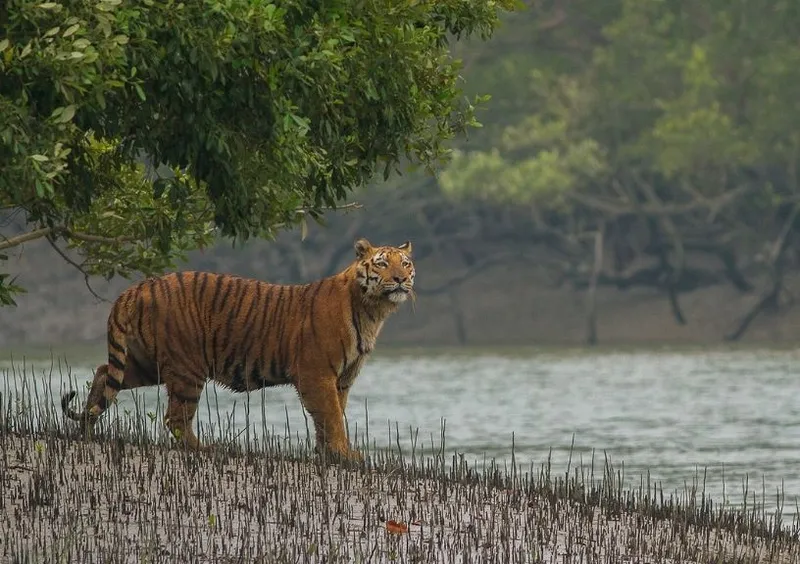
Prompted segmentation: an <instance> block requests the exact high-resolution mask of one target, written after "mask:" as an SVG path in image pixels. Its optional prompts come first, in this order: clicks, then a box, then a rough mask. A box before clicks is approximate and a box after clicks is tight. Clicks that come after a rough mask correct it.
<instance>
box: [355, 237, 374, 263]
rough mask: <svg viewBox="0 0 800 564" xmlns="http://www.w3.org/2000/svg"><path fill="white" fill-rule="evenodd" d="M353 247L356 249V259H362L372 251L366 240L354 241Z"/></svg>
mask: <svg viewBox="0 0 800 564" xmlns="http://www.w3.org/2000/svg"><path fill="white" fill-rule="evenodd" d="M354 247H355V249H356V256H357V257H358V258H364V257H365V256H366V255H368V254H369V253H370V252H371V251H372V245H371V244H370V242H369V241H367V240H366V239H359V240H358V241H356V244H355V245H354Z"/></svg>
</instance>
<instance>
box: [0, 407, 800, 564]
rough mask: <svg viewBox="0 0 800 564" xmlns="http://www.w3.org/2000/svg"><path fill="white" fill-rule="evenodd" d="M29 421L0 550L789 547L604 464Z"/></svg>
mask: <svg viewBox="0 0 800 564" xmlns="http://www.w3.org/2000/svg"><path fill="white" fill-rule="evenodd" d="M40 425H42V423H35V422H32V420H30V419H25V418H24V417H23V418H17V419H15V418H14V413H13V411H12V410H11V409H9V408H7V409H6V410H5V413H3V414H2V417H0V516H1V517H0V561H2V562H98V563H99V562H103V563H110V562H126V563H127V562H137V563H141V562H225V563H229V562H264V563H282V562H328V563H330V562H426V563H427V562H435V563H439V562H442V563H450V562H498V563H500V562H502V563H511V562H531V563H534V562H553V563H578V562H580V563H583V562H587V563H588V562H608V563H622V562H648V563H659V562H665V563H666V562H675V563H677V562H720V563H721V562H726V563H733V562H800V539H799V538H798V530H797V527H787V526H784V525H782V524H781V523H780V516H779V515H778V516H774V515H773V516H770V517H768V516H767V515H766V514H765V513H763V508H762V509H759V508H752V509H747V508H736V509H734V508H719V509H718V508H716V507H715V506H714V505H713V504H712V503H711V502H710V501H708V500H704V499H703V497H702V495H700V494H699V493H696V492H694V493H693V492H686V494H685V495H673V496H665V495H664V494H663V493H662V492H657V491H655V490H652V489H651V490H650V491H648V489H649V488H647V486H643V487H642V488H641V489H638V490H636V491H623V490H622V489H621V488H619V487H618V485H617V484H618V479H617V475H618V474H617V473H616V472H615V471H614V470H613V469H611V468H610V467H609V466H607V465H605V466H604V465H603V464H599V466H601V467H603V466H604V467H603V468H602V469H601V470H600V471H598V474H601V476H600V477H594V476H593V475H592V474H590V473H589V472H590V470H589V469H586V468H584V469H579V470H574V471H572V472H571V473H569V474H562V475H560V476H552V475H550V473H549V470H548V468H547V466H543V467H542V468H540V469H538V470H537V471H533V472H526V473H518V472H514V471H510V470H506V469H504V468H492V467H491V466H490V467H489V469H488V470H484V471H481V472H477V471H475V470H473V469H471V468H470V467H469V466H468V465H467V464H466V463H465V462H464V461H463V460H462V459H461V458H460V457H458V456H455V457H453V458H452V459H451V460H449V461H447V463H445V460H444V459H443V457H441V456H436V455H435V454H434V455H432V456H426V457H420V458H418V457H416V456H415V457H413V459H412V460H409V457H408V456H406V457H405V458H400V457H397V456H395V455H393V454H392V453H389V452H373V453H370V461H369V463H368V464H366V465H361V466H359V467H357V468H344V467H341V466H335V465H329V464H324V463H321V462H320V461H319V460H318V459H315V458H314V456H313V455H312V454H311V453H309V452H308V449H307V448H305V447H303V446H302V445H299V446H298V445H290V444H287V443H286V441H285V440H283V441H281V440H279V439H270V440H268V441H267V442H265V443H262V444H259V443H258V442H257V441H253V442H252V443H251V444H248V445H245V446H242V445H241V443H239V444H230V443H228V444H224V443H220V444H219V446H218V447H216V448H215V449H214V450H213V451H211V452H209V453H199V454H197V453H191V452H185V451H183V450H181V449H179V448H177V447H173V446H170V444H169V443H161V442H160V441H155V440H147V439H143V438H142V437H138V438H137V437H135V436H126V435H125V434H124V433H119V432H118V433H114V432H113V430H112V431H109V432H108V433H105V434H104V435H105V436H101V437H98V438H97V439H95V440H93V441H86V440H83V439H81V438H78V437H68V436H67V435H66V433H65V432H64V430H63V429H53V428H51V429H49V430H48V429H38V430H37V429H36V428H33V427H36V426H40ZM32 426H33V427H32Z"/></svg>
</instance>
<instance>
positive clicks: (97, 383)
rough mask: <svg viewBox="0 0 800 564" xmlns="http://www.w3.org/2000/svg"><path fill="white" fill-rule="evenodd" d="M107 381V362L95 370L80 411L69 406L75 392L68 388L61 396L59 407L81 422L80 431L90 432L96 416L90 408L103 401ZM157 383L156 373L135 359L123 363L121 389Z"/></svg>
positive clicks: (67, 414)
mask: <svg viewBox="0 0 800 564" xmlns="http://www.w3.org/2000/svg"><path fill="white" fill-rule="evenodd" d="M107 383H108V364H101V365H100V366H98V367H97V370H96V371H95V375H94V378H93V379H92V385H91V388H90V389H89V395H88V396H87V397H86V406H85V408H84V410H83V412H82V413H76V412H75V411H73V410H72V409H70V407H69V403H70V402H71V401H72V399H73V398H74V397H75V395H76V392H75V391H72V390H70V391H69V392H68V393H66V394H64V395H63V396H62V397H61V409H62V410H63V411H64V413H65V414H66V416H67V417H69V418H70V419H73V420H75V421H79V422H80V423H81V432H82V433H84V434H85V433H87V432H90V431H91V429H92V427H94V424H95V423H96V422H97V419H98V417H95V416H93V415H92V408H94V407H95V406H98V405H100V404H101V402H102V401H103V395H104V393H105V389H106V385H107ZM158 383H159V378H158V374H157V373H153V371H152V370H148V369H146V368H144V367H143V366H141V365H140V364H139V363H138V362H136V360H135V359H133V358H131V359H129V361H128V363H127V364H126V365H125V373H124V378H123V381H122V388H121V389H123V390H132V389H134V388H141V387H144V386H154V385H157V384H158Z"/></svg>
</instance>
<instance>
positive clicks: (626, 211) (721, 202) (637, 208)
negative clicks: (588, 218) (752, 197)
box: [569, 186, 750, 219]
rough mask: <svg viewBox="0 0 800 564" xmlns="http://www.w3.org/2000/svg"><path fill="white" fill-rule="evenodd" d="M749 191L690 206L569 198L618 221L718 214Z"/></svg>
mask: <svg viewBox="0 0 800 564" xmlns="http://www.w3.org/2000/svg"><path fill="white" fill-rule="evenodd" d="M749 190H750V187H749V186H741V187H739V188H736V189H734V190H731V191H730V192H727V193H725V194H723V195H722V196H719V197H717V198H714V199H713V200H701V201H695V202H691V203H689V204H663V205H652V204H650V205H642V204H637V203H633V202H632V203H631V204H630V205H629V206H621V205H619V204H618V203H617V202H614V201H612V200H608V199H603V198H596V197H593V196H587V195H586V194H578V193H574V192H573V193H571V194H569V197H570V198H572V199H573V200H574V201H575V202H577V203H578V204H581V205H583V206H586V207H587V208H590V209H592V210H596V211H601V212H604V213H606V214H609V215H610V216H611V218H612V219H616V218H619V217H623V216H627V215H644V216H649V217H664V216H673V215H684V214H687V213H692V212H696V211H701V210H708V209H712V210H714V211H715V213H716V212H718V210H719V209H721V208H722V207H724V206H726V205H728V204H730V203H732V202H733V201H734V200H736V199H737V198H739V197H740V196H742V195H744V194H745V193H746V192H748V191H749Z"/></svg>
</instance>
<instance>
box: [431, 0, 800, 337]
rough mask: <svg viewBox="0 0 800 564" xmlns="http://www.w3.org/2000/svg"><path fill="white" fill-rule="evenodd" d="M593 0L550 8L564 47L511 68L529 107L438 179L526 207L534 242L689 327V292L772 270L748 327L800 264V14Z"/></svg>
mask: <svg viewBox="0 0 800 564" xmlns="http://www.w3.org/2000/svg"><path fill="white" fill-rule="evenodd" d="M589 4H596V3H589V2H580V1H577V2H571V3H569V4H567V3H564V2H556V3H555V4H554V6H555V8H552V9H554V10H555V11H556V13H557V14H560V17H559V18H556V20H554V21H555V24H554V26H552V27H550V28H548V29H547V30H546V31H545V35H546V37H547V39H546V40H543V41H542V43H543V44H544V45H545V46H546V49H547V50H555V53H554V54H553V55H552V57H551V58H550V59H549V60H544V61H543V60H542V59H541V58H537V59H536V60H535V61H534V62H532V63H530V65H529V67H527V68H526V67H521V66H520V65H519V64H517V65H516V66H517V68H519V70H520V71H521V72H520V74H521V75H523V78H522V80H523V81H527V83H528V85H529V90H528V92H529V95H530V97H529V100H530V104H529V106H528V107H527V108H526V109H525V110H522V111H520V112H518V114H517V116H516V119H515V120H514V121H513V123H509V124H508V125H506V126H505V127H504V128H503V129H502V131H500V132H498V133H497V134H496V135H495V136H494V139H493V141H491V142H490V143H488V144H487V148H485V149H481V150H478V151H464V152H461V153H459V154H458V155H457V158H456V159H455V160H454V162H453V164H452V166H450V167H449V168H448V170H447V171H446V172H445V173H444V174H443V175H442V181H441V186H442V189H443V190H444V191H445V192H446V193H448V194H450V195H451V196H452V197H453V198H457V199H459V200H465V199H466V200H472V201H474V200H482V201H484V202H491V203H493V204H495V205H514V206H518V207H522V208H524V209H525V210H527V211H526V213H527V220H528V221H530V222H531V224H532V225H533V226H534V229H533V233H532V243H533V242H540V243H543V244H545V245H546V246H548V247H550V248H551V249H555V250H557V251H558V252H559V254H560V255H561V257H562V259H563V260H562V269H563V270H564V274H565V275H566V276H567V277H568V278H569V279H571V280H572V281H573V282H574V283H575V284H576V285H577V286H578V287H585V286H587V285H588V286H594V285H595V284H597V283H605V284H615V285H617V286H619V287H620V288H625V287H629V286H632V285H651V286H655V287H657V288H660V289H661V290H663V291H664V293H665V295H666V296H668V298H669V300H670V303H671V305H672V310H673V313H674V316H675V319H676V320H677V321H678V322H679V323H683V322H684V315H683V313H682V311H681V307H680V301H679V294H680V293H682V292H686V291H690V290H693V289H696V288H698V287H701V286H703V285H708V284H714V283H718V282H720V281H721V280H726V281H727V282H728V283H730V284H733V285H734V286H735V287H736V288H737V289H739V290H741V291H742V292H748V291H751V290H752V289H753V283H752V278H753V277H755V276H758V275H759V274H761V273H764V272H766V273H767V274H768V276H769V277H770V278H771V283H770V284H768V287H767V289H766V291H765V295H764V296H763V299H762V300H760V301H759V302H758V303H757V305H756V307H755V309H754V310H753V311H752V312H751V313H750V314H748V315H747V316H745V318H744V319H743V320H742V324H741V325H740V327H738V328H737V329H735V330H734V331H733V332H732V333H731V334H730V335H729V337H730V338H733V339H735V338H738V336H740V335H741V333H742V331H743V330H744V329H745V328H746V325H747V323H749V320H750V319H751V318H752V316H753V315H755V314H757V313H758V312H759V311H761V310H762V309H763V308H764V307H766V306H768V305H770V304H772V305H775V304H777V301H778V299H779V297H780V294H781V288H782V280H783V275H784V273H785V272H786V269H787V268H788V267H790V266H794V265H795V262H796V259H795V256H794V254H795V250H794V243H795V237H796V235H795V231H796V227H797V225H798V223H797V221H796V219H797V212H798V203H799V202H798V184H797V163H798V154H799V153H798V149H799V148H800V146H799V145H798V141H799V140H800V137H798V135H797V120H798V118H800V113H798V111H797V108H798V106H797V100H798V99H800V98H798V94H800V66H799V65H798V64H797V63H798V57H800V47H799V46H798V44H797V41H796V39H795V38H796V37H797V33H798V31H799V30H800V28H799V27H798V26H800V9H799V8H798V7H797V6H795V5H794V4H792V3H789V2H780V1H763V2H759V1H756V2H746V3H728V2H721V1H720V2H713V1H712V2H697V1H694V0H671V1H665V2H637V1H635V0H622V1H621V2H610V3H603V7H602V8H599V7H597V6H595V8H594V12H588V11H587V10H589V9H591V8H590V6H589ZM587 14H591V16H590V19H589V20H588V21H587V17H586V15H587ZM551 19H552V18H551ZM538 21H539V22H544V21H547V18H546V17H545V16H540V17H539V19H538ZM542 26H543V23H542V25H540V27H542ZM487 49H488V47H487ZM590 334H591V330H590Z"/></svg>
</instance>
